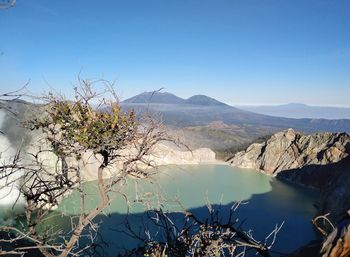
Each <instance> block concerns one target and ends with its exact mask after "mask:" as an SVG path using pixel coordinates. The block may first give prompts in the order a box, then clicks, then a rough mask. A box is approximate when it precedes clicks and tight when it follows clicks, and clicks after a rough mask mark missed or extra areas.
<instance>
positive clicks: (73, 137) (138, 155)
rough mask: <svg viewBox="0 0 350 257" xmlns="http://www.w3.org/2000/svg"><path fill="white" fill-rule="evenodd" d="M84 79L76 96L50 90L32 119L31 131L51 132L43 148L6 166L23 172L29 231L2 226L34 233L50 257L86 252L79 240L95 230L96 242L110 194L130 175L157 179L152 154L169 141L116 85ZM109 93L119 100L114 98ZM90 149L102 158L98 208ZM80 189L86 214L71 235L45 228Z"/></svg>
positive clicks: (8, 171)
mask: <svg viewBox="0 0 350 257" xmlns="http://www.w3.org/2000/svg"><path fill="white" fill-rule="evenodd" d="M79 82H80V85H79V87H77V88H76V89H75V100H74V101H67V100H65V99H64V98H63V97H60V96H57V95H53V94H49V95H48V96H47V97H46V99H45V100H46V101H47V104H46V105H45V106H44V107H42V109H41V111H44V110H45V113H44V114H43V115H40V116H37V117H33V118H32V119H30V120H28V121H27V122H26V124H25V125H26V127H27V128H30V129H31V130H40V132H41V133H43V135H45V136H44V138H42V140H43V141H42V142H41V143H40V146H39V147H38V148H37V151H35V152H31V153H28V154H25V155H24V153H22V152H18V154H17V155H16V156H15V157H14V158H13V161H12V162H11V163H9V164H6V165H2V166H1V167H0V174H1V178H2V179H9V180H10V179H11V175H13V174H15V173H17V174H18V173H20V174H21V184H20V185H21V187H20V191H21V193H22V194H23V195H24V196H25V199H26V207H25V216H26V227H25V228H26V230H25V231H19V230H18V229H17V228H15V227H8V226H6V227H2V228H1V229H2V230H5V231H11V232H12V233H14V234H17V236H18V238H21V239H23V238H26V239H27V240H29V241H31V242H32V243H33V244H34V245H33V247H35V248H38V249H39V250H40V252H41V253H42V254H43V255H45V256H50V257H51V256H61V257H64V256H73V255H74V256H76V255H79V253H81V252H82V250H83V249H80V248H79V247H78V243H79V239H80V238H81V236H82V234H83V233H85V232H86V231H88V232H87V233H88V234H90V238H91V240H94V238H95V236H94V235H92V234H93V233H92V231H96V229H97V225H96V224H94V218H95V217H96V216H98V215H99V214H101V212H102V211H103V210H104V209H105V208H106V207H107V206H109V204H110V203H111V201H112V200H113V199H112V197H111V196H110V193H111V192H113V193H114V195H115V193H116V192H119V190H120V188H121V187H122V185H123V184H124V182H125V180H126V178H127V177H128V176H133V177H137V178H145V177H147V176H149V175H150V174H149V171H148V168H149V167H152V166H153V164H152V163H151V161H149V160H148V158H146V157H147V156H148V155H149V154H150V152H151V150H152V148H153V147H154V146H155V145H156V144H157V143H158V142H160V141H162V140H167V139H168V137H167V135H166V133H165V130H164V129H163V128H162V126H161V125H160V124H159V123H157V122H155V121H154V120H153V119H152V118H151V117H150V116H148V115H146V116H145V117H143V120H142V122H140V120H138V119H137V117H136V115H135V113H134V112H133V111H130V112H127V113H125V112H123V111H122V109H121V106H120V104H119V100H118V98H117V96H116V94H115V92H114V91H113V85H112V84H111V83H109V82H107V81H102V80H100V81H94V82H92V81H88V80H79ZM96 82H99V83H102V84H104V86H106V88H107V89H106V91H104V92H102V93H96V92H95V91H94V90H93V88H92V84H93V83H96ZM106 94H109V95H112V97H113V99H109V100H108V99H107V98H106V97H105V96H106ZM45 145H46V147H45ZM48 154H51V157H50V158H49V159H54V160H55V163H54V165H51V164H50V163H49V164H48V160H47V159H48V158H47V156H48ZM84 154H91V155H92V156H93V157H94V159H95V160H96V161H98V162H99V167H98V169H97V170H96V173H97V176H96V177H97V181H98V182H97V183H98V193H99V196H100V199H101V200H100V202H99V204H98V205H97V206H96V207H95V208H94V209H92V210H87V209H86V207H85V202H86V195H85V192H84V188H83V183H84V179H83V174H81V166H79V164H78V163H79V162H80V161H81V160H82V159H83V158H84ZM111 168H113V169H114V171H113V172H112V174H110V169H111ZM107 177H109V178H107ZM106 178H107V179H106ZM10 182H11V181H9V183H10ZM12 182H13V181H12ZM73 190H76V191H78V192H79V193H80V215H79V216H78V217H77V218H76V219H75V222H74V223H73V228H72V231H71V233H69V234H66V235H59V234H52V232H47V231H42V227H40V224H41V223H42V222H43V220H44V219H45V218H46V217H47V216H48V215H49V214H50V211H51V210H53V209H55V208H56V207H57V206H58V204H59V202H60V201H61V199H62V197H63V196H65V195H66V194H69V193H71V192H72V191H73ZM59 236H61V237H64V240H62V242H58V241H57V237H59ZM26 249H28V247H25V248H17V251H18V252H19V253H22V252H23V251H24V250H26Z"/></svg>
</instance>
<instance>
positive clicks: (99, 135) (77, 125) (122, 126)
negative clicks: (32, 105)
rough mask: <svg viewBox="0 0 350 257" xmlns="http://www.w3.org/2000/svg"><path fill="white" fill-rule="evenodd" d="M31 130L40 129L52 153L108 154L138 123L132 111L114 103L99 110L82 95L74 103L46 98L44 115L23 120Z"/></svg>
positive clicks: (125, 141) (131, 134)
mask: <svg viewBox="0 0 350 257" xmlns="http://www.w3.org/2000/svg"><path fill="white" fill-rule="evenodd" d="M27 126H28V127H30V128H31V129H42V130H43V131H44V132H45V133H46V134H47V139H48V140H49V142H50V143H51V145H52V146H53V149H54V151H55V152H56V154H58V155H60V156H68V155H72V154H74V155H75V156H77V157H78V158H79V156H80V153H81V152H83V151H86V150H92V151H93V152H94V153H95V154H96V153H99V154H102V155H107V156H110V155H111V154H112V152H113V151H115V150H121V149H124V148H125V146H126V145H127V144H130V143H131V142H132V141H133V140H134V139H135V138H136V135H137V128H138V123H137V120H136V115H135V113H134V112H133V111H129V112H127V113H126V112H123V111H122V109H121V106H120V105H119V104H118V103H116V102H114V103H111V104H109V105H107V106H106V105H104V108H103V109H102V110H101V109H99V108H93V107H92V105H91V104H90V103H89V101H85V100H84V99H83V98H82V99H78V100H77V101H75V102H70V101H65V100H61V99H58V98H57V97H51V98H49V103H48V104H47V106H46V114H45V115H43V117H41V118H35V119H32V120H30V121H28V122H27Z"/></svg>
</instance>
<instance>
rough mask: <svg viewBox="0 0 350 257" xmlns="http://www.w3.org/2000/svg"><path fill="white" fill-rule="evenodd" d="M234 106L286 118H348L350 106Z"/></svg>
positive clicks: (296, 104)
mask: <svg viewBox="0 0 350 257" xmlns="http://www.w3.org/2000/svg"><path fill="white" fill-rule="evenodd" d="M236 107H237V108H239V109H242V110H246V111H251V112H255V113H260V114H265V115H271V116H278V117H286V118H297V119H300V118H311V119H350V108H345V107H329V106H310V105H306V104H300V103H290V104H284V105H263V106H253V105H241V106H238V105H237V106H236Z"/></svg>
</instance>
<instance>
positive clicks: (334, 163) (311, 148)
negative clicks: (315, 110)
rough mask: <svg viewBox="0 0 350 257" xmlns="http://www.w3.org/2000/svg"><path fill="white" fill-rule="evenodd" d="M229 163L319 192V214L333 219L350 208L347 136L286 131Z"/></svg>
mask: <svg viewBox="0 0 350 257" xmlns="http://www.w3.org/2000/svg"><path fill="white" fill-rule="evenodd" d="M229 162H230V163H231V164H232V165H234V166H238V167H241V168H250V169H257V170H260V171H262V172H264V173H267V174H270V175H273V176H277V178H279V179H283V180H288V181H290V182H292V183H296V184H300V185H304V186H308V187H314V188H318V189H320V190H321V196H320V203H319V207H320V213H326V212H330V213H332V214H333V216H334V218H335V219H337V218H338V217H339V216H341V215H342V213H344V212H345V211H346V210H348V209H349V208H350V135H349V134H346V133H316V134H312V135H303V134H300V133H298V132H295V131H294V130H292V129H288V130H285V131H282V132H279V133H276V134H275V135H273V136H272V137H271V138H270V139H269V140H267V141H266V142H263V143H261V144H252V145H251V146H249V147H248V148H247V150H245V151H242V152H239V153H237V154H235V155H234V156H233V157H232V158H231V159H230V160H229Z"/></svg>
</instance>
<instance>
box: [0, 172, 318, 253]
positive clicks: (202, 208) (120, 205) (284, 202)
mask: <svg viewBox="0 0 350 257" xmlns="http://www.w3.org/2000/svg"><path fill="white" fill-rule="evenodd" d="M85 190H86V194H87V196H88V200H87V201H86V203H87V205H88V206H87V208H93V207H94V206H95V205H96V204H97V203H98V201H99V199H98V197H96V193H97V187H96V183H95V182H89V183H86V186H85ZM123 192H124V193H126V194H127V195H128V199H129V205H127V204H126V202H125V200H124V198H122V197H121V196H120V195H119V194H115V195H113V197H116V200H115V201H113V203H112V204H111V206H110V207H109V208H108V209H107V210H106V211H105V213H104V214H105V215H101V216H99V217H98V219H97V222H101V224H100V229H99V231H100V233H101V236H102V237H101V238H99V239H97V241H98V242H103V244H104V247H103V250H104V251H105V253H107V254H108V255H109V256H116V252H120V251H121V249H123V248H130V247H133V246H135V245H136V244H137V241H135V240H132V239H130V238H128V237H126V236H125V235H124V234H122V233H119V232H117V231H115V230H118V229H120V223H122V222H123V221H124V220H125V218H126V213H127V210H128V209H127V206H129V211H130V214H129V215H128V217H129V219H130V223H131V224H132V225H133V226H134V228H135V229H136V230H139V226H140V224H141V222H142V213H143V211H144V209H145V203H148V204H149V205H150V206H149V207H152V206H159V205H161V207H162V209H164V210H170V211H174V212H176V211H178V210H180V209H181V208H180V206H179V205H178V204H177V203H176V201H177V200H178V201H180V202H181V204H182V205H183V206H184V207H185V208H186V209H188V210H190V211H191V212H193V213H194V214H196V215H198V216H199V217H200V218H205V216H206V215H207V214H208V211H207V207H206V205H207V203H208V202H209V203H211V204H212V205H214V206H215V205H217V206H216V207H218V205H220V206H221V207H220V208H221V209H220V213H221V214H222V215H223V217H224V216H225V215H226V214H227V213H228V211H229V210H230V208H231V206H232V203H233V202H235V201H243V203H244V204H242V205H241V206H240V207H239V208H238V210H237V212H236V217H237V218H238V219H239V220H240V221H243V220H245V222H244V225H243V227H244V228H245V229H246V230H248V229H251V230H252V231H253V235H254V236H255V238H256V239H259V240H262V241H263V240H264V238H265V236H267V235H268V234H269V233H270V232H271V231H272V230H273V229H274V227H275V225H276V224H281V223H282V222H284V225H283V227H282V230H281V231H280V233H279V234H278V237H277V241H276V243H275V245H274V247H273V249H274V250H275V251H279V252H283V253H288V252H290V251H292V250H294V249H296V248H297V247H299V246H302V245H304V244H306V243H308V242H309V241H310V240H313V239H316V238H317V234H316V232H315V231H314V228H313V226H312V224H311V219H312V217H313V216H314V215H315V214H316V209H315V208H314V206H313V204H314V203H315V202H316V201H317V196H318V194H317V192H314V191H311V190H308V189H305V188H300V187H294V186H291V185H288V184H285V183H283V182H280V181H278V180H276V179H275V178H272V177H269V176H266V175H264V174H262V173H259V172H256V171H252V170H242V169H237V168H234V167H231V166H228V165H191V166H189V165H185V166H166V167H161V168H160V169H159V172H158V174H157V175H156V176H155V177H154V178H153V179H152V180H147V181H135V180H130V181H128V182H127V184H126V185H125V187H124V189H123ZM160 196H161V197H160ZM61 213H64V214H65V215H67V216H66V217H61V215H55V216H54V218H52V219H50V220H48V225H51V226H52V225H53V224H54V225H55V226H56V227H57V228H59V227H63V228H66V229H68V228H69V226H70V219H69V218H68V217H69V216H73V215H75V214H77V213H79V196H78V194H76V193H73V194H71V195H69V196H68V197H67V198H66V199H65V200H64V201H63V202H62V203H61V204H60V206H59V209H58V210H57V212H56V214H61ZM0 215H1V214H0ZM141 230H142V229H141ZM141 232H142V231H141ZM102 238H103V240H102Z"/></svg>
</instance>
